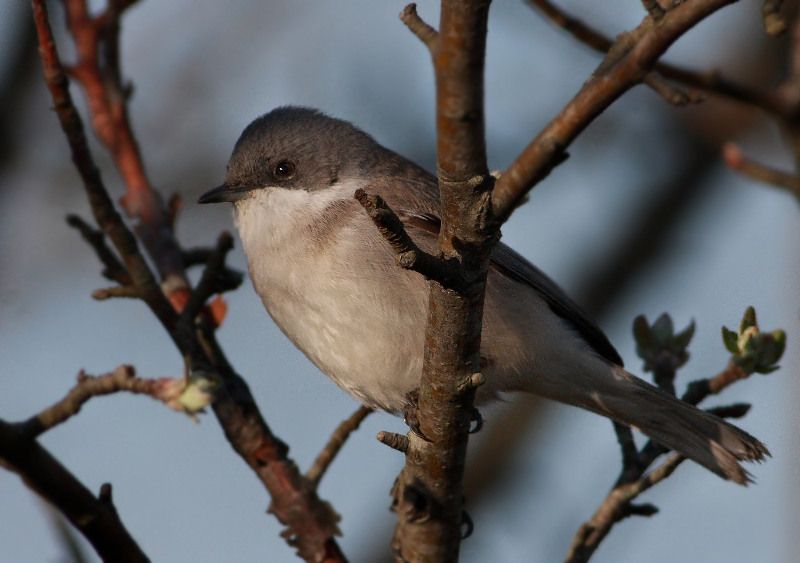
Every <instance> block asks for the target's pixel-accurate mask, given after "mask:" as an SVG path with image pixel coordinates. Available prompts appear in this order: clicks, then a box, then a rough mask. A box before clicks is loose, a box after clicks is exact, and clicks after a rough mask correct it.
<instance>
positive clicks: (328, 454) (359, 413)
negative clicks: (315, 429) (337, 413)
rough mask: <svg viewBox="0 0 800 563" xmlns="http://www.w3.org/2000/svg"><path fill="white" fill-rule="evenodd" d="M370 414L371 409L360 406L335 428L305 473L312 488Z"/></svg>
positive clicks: (317, 485) (317, 484)
mask: <svg viewBox="0 0 800 563" xmlns="http://www.w3.org/2000/svg"><path fill="white" fill-rule="evenodd" d="M371 412H372V409H371V408H369V407H365V406H364V405H361V406H360V407H358V409H356V411H355V412H354V413H353V414H351V415H350V416H349V417H347V418H346V419H344V420H343V421H342V422H341V423H340V424H339V426H337V427H336V430H334V431H333V433H332V434H331V437H330V439H329V440H328V443H327V444H325V447H324V448H322V451H321V452H319V455H317V458H316V459H315V460H314V463H312V464H311V467H310V468H309V469H308V471H306V479H308V481H309V483H311V484H312V485H313V486H314V488H317V487H319V482H320V481H321V480H322V477H323V476H324V475H325V472H326V471H327V470H328V467H330V465H331V463H332V462H333V460H334V458H336V455H337V454H338V453H339V450H341V449H342V446H344V443H345V442H346V441H347V439H348V438H349V437H350V435H351V434H352V433H353V432H355V431H356V430H358V427H359V426H361V423H362V422H364V419H365V418H367V416H369V414H370V413H371Z"/></svg>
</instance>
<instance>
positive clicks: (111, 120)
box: [64, 0, 189, 304]
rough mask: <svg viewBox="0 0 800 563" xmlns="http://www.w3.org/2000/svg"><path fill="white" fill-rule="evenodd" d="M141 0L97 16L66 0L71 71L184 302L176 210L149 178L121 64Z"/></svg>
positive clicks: (142, 228) (172, 290)
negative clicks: (125, 23) (127, 24)
mask: <svg viewBox="0 0 800 563" xmlns="http://www.w3.org/2000/svg"><path fill="white" fill-rule="evenodd" d="M134 3H135V0H109V3H108V6H107V7H106V9H105V10H104V11H103V12H102V13H100V15H98V16H97V17H93V16H92V15H91V14H90V12H89V7H88V4H87V2H86V0H66V1H65V2H64V5H65V7H66V15H67V26H68V27H69V30H70V33H71V35H72V38H73V39H74V41H75V49H76V53H77V61H76V62H75V64H73V65H72V66H71V67H70V68H69V73H70V74H71V75H72V77H73V78H74V79H75V80H76V82H77V83H78V84H79V85H80V86H81V87H82V88H83V90H84V92H85V93H86V99H87V102H88V104H89V112H90V114H91V117H92V118H91V122H92V126H93V128H94V131H95V133H96V134H97V137H98V138H99V139H100V141H101V142H102V143H103V144H104V145H105V146H106V148H107V149H108V150H109V152H110V153H111V156H112V158H113V159H114V163H115V164H116V167H117V170H119V173H120V175H121V176H122V179H123V181H124V182H125V196H124V197H123V198H122V203H123V207H124V208H125V210H126V211H127V213H128V214H129V215H130V216H132V217H136V218H137V219H139V224H138V226H137V228H136V231H137V234H138V235H139V237H140V238H141V241H142V242H143V243H144V246H145V248H147V250H148V252H149V254H150V256H151V257H152V258H153V261H154V263H155V264H156V266H157V268H158V271H159V274H160V275H161V278H162V280H163V281H164V284H165V286H166V287H168V290H169V291H168V295H169V297H170V299H171V300H172V301H173V302H174V303H176V304H180V303H181V300H182V298H183V296H184V295H185V293H186V292H187V291H188V286H189V284H188V281H187V280H186V276H185V274H184V270H183V261H182V259H181V253H180V248H179V246H178V242H177V241H176V240H175V236H174V234H173V232H172V228H171V225H170V215H169V213H168V210H167V209H166V207H165V206H164V204H163V202H162V200H161V198H160V196H159V194H158V192H156V191H155V190H154V189H153V188H152V184H151V183H150V181H149V179H148V178H147V173H146V171H145V167H144V162H143V160H142V155H141V151H140V150H139V145H138V143H137V142H136V138H135V136H134V133H133V128H132V127H131V124H130V120H129V119H128V104H127V100H128V97H129V95H130V92H131V88H130V86H129V85H126V84H123V82H122V72H121V68H120V48H119V31H120V18H121V16H122V14H123V13H124V11H125V9H127V8H128V7H129V6H131V5H132V4H134Z"/></svg>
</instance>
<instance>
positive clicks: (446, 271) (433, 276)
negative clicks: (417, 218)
mask: <svg viewBox="0 0 800 563" xmlns="http://www.w3.org/2000/svg"><path fill="white" fill-rule="evenodd" d="M354 197H355V198H356V199H357V200H358V202H359V203H360V204H361V206H362V207H363V208H364V210H365V211H366V212H367V214H368V215H369V217H370V219H372V222H373V223H374V224H375V226H376V227H377V228H378V232H379V233H380V234H381V236H383V238H384V239H386V242H388V243H389V244H390V245H391V247H392V250H393V251H394V252H395V255H396V258H397V263H398V264H399V265H400V267H402V268H404V269H406V270H411V271H414V272H417V273H419V274H422V275H423V276H425V277H426V278H428V279H429V280H434V281H437V282H439V283H440V284H442V285H444V286H446V287H452V288H456V287H462V286H463V284H464V283H465V282H464V280H463V276H462V275H461V268H460V265H459V263H458V260H455V259H449V260H448V259H440V258H437V257H436V256H433V255H431V254H428V253H427V252H425V251H424V250H422V249H421V248H420V247H418V246H417V245H416V243H414V241H413V240H412V239H411V237H410V236H408V233H407V232H406V229H405V227H404V226H403V223H402V222H401V221H400V218H399V217H398V216H397V215H396V214H395V212H394V211H392V208H391V207H389V205H388V204H387V203H386V202H385V201H384V200H383V198H382V197H381V196H379V195H370V194H367V192H365V191H364V190H362V189H360V188H359V189H358V190H356V192H355V195H354Z"/></svg>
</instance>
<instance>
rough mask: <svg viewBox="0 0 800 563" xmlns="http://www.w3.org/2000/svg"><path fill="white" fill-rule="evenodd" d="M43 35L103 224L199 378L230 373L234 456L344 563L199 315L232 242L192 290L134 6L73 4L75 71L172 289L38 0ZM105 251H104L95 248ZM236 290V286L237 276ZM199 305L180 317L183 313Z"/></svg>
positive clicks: (311, 550)
mask: <svg viewBox="0 0 800 563" xmlns="http://www.w3.org/2000/svg"><path fill="white" fill-rule="evenodd" d="M32 2H33V11H34V20H35V23H36V29H37V34H38V37H39V45H40V55H41V60H42V65H43V69H44V76H45V81H46V83H47V86H48V88H49V89H50V93H51V96H52V98H53V101H54V105H55V109H56V114H57V116H58V118H59V121H60V122H61V126H62V128H63V129H64V132H65V134H66V136H67V140H68V141H69V145H70V149H71V151H72V156H73V161H74V163H75V165H76V168H77V169H78V171H79V172H80V174H81V178H82V180H83V183H84V187H85V189H86V193H87V196H88V198H89V202H90V204H91V208H92V212H93V214H94V216H95V220H96V221H97V224H98V225H99V226H100V228H101V229H102V231H103V232H104V233H105V235H106V236H108V238H109V240H110V241H111V242H112V243H113V245H114V247H115V249H116V251H117V253H118V254H119V256H120V258H121V261H122V264H123V265H124V267H125V270H126V271H127V273H128V274H129V276H130V280H131V282H132V284H133V286H135V287H136V289H137V291H139V292H141V294H142V298H143V299H144V301H145V302H146V303H147V304H148V306H149V307H150V309H151V310H152V311H153V312H154V313H155V314H156V317H157V318H158V319H159V320H160V321H161V323H162V325H163V326H164V328H165V329H166V330H167V332H168V334H169V335H170V337H171V338H172V340H173V342H174V343H175V345H176V346H177V348H178V349H179V350H180V351H181V353H182V355H183V356H184V358H185V359H186V361H187V364H188V368H189V374H188V375H189V381H190V382H191V381H192V378H193V377H194V376H195V374H201V375H202V374H208V375H209V377H210V378H211V379H212V380H214V379H216V376H217V374H218V375H219V376H221V378H222V380H223V383H224V384H223V385H222V386H220V387H219V388H217V389H216V390H215V391H214V394H215V401H214V403H213V408H214V412H215V414H216V416H217V419H218V420H219V422H220V425H221V426H222V428H223V430H224V432H225V435H226V437H227V439H228V441H229V442H230V444H231V446H232V447H233V448H234V450H235V451H236V452H237V453H238V454H239V455H240V456H241V457H242V459H243V460H244V461H245V462H246V463H247V464H248V466H249V467H250V468H251V469H252V470H253V471H254V472H255V473H256V475H257V476H258V478H259V479H260V480H261V482H262V484H263V485H264V487H265V488H266V489H267V490H268V491H269V493H270V495H271V497H272V503H271V505H270V511H271V512H272V513H273V514H275V516H276V517H277V518H278V520H279V521H280V522H281V523H283V524H284V525H285V526H286V530H285V531H284V532H283V536H284V538H285V539H286V540H287V541H288V543H289V544H290V545H292V546H294V547H296V548H297V549H298V552H299V553H300V555H301V556H302V557H304V558H305V559H307V560H309V561H311V560H313V561H317V560H325V561H330V562H335V561H344V560H345V558H344V555H343V554H342V553H341V551H340V549H339V547H338V545H337V543H336V541H335V540H334V535H336V534H338V533H339V530H338V526H337V522H338V515H337V514H336V513H335V511H334V510H333V509H332V507H331V506H330V505H329V504H328V503H327V502H324V501H322V500H321V499H320V498H319V497H318V496H317V494H316V492H315V490H314V488H313V486H311V484H310V483H309V482H308V481H307V480H306V479H305V478H304V477H303V476H302V474H301V473H300V471H299V469H298V468H297V465H296V464H295V463H294V461H292V460H291V459H290V458H289V457H288V447H287V446H286V445H285V444H284V443H283V442H282V441H281V440H280V439H279V438H277V437H276V436H275V435H274V434H272V432H271V431H270V429H269V427H268V426H267V424H266V422H265V421H264V419H263V417H262V416H261V413H260V412H259V410H258V407H257V406H256V404H255V400H254V399H253V397H252V394H251V393H250V390H249V388H248V386H247V384H246V383H245V382H244V380H243V379H242V378H241V376H239V375H238V374H237V373H236V372H235V371H234V370H233V368H232V367H231V366H230V364H229V362H228V361H227V359H226V358H225V355H224V353H223V352H222V350H221V348H220V347H219V345H218V343H217V341H216V337H215V335H214V328H215V325H214V323H213V322H212V320H213V319H212V318H211V317H212V316H213V315H202V314H201V315H199V316H197V318H196V319H195V318H193V317H192V314H194V313H195V312H198V311H199V310H200V309H201V305H202V303H203V302H204V301H205V298H207V297H208V296H209V294H210V292H211V290H212V287H213V289H215V290H219V289H220V287H218V285H219V278H218V276H217V275H216V274H218V273H220V272H222V271H224V270H223V266H222V265H221V263H222V260H223V258H224V255H225V254H226V253H227V250H228V248H229V238H228V239H227V240H228V242H226V239H225V236H224V235H223V237H222V238H221V239H220V243H219V244H218V246H217V249H216V250H214V251H211V253H210V254H209V256H210V259H209V263H208V264H207V267H206V271H205V272H204V274H203V277H202V279H201V282H200V284H199V286H198V288H196V289H195V290H194V291H193V292H190V291H189V289H188V284H187V283H185V280H186V275H185V271H184V266H183V264H184V256H183V253H182V252H181V250H180V248H179V247H178V246H177V242H176V241H175V239H174V235H173V233H172V230H171V224H170V221H171V219H170V214H169V213H168V212H167V211H166V210H165V208H164V206H163V204H162V202H161V199H160V197H159V196H158V194H157V193H156V192H155V191H154V190H152V188H151V186H150V184H149V182H148V181H147V179H146V177H145V176H144V167H143V165H142V163H141V157H140V154H139V150H138V146H137V144H136V142H135V139H134V137H133V133H132V130H131V128H130V125H129V123H128V118H127V109H126V106H125V98H126V97H127V94H128V93H129V91H130V88H129V87H127V86H123V85H122V82H121V78H120V71H119V45H118V32H119V17H120V15H121V13H122V11H123V10H124V9H125V8H126V7H127V6H128V5H130V3H131V2H124V1H119V2H115V1H112V2H111V3H110V4H109V6H108V8H107V9H106V10H105V11H103V12H101V13H100V15H98V16H97V17H92V16H91V15H90V14H89V12H88V8H87V6H86V4H85V2H84V1H83V0H68V1H67V20H68V23H69V26H70V31H71V33H72V35H73V37H74V38H75V40H76V49H77V51H78V59H79V60H78V63H77V64H76V65H75V66H74V67H73V68H72V69H71V72H72V74H73V75H74V76H76V77H77V78H78V81H79V82H80V83H81V84H82V85H83V87H84V90H85V91H86V94H87V102H88V105H89V109H90V113H91V115H92V121H93V123H94V124H95V130H96V132H97V134H98V136H99V137H100V138H101V140H102V141H103V142H104V143H105V144H106V145H107V146H108V147H109V150H110V151H111V152H112V155H113V156H114V159H115V162H116V164H117V167H118V169H119V170H120V172H121V174H122V176H123V178H124V179H125V181H126V185H127V194H126V196H125V207H126V209H127V210H128V212H129V213H132V214H133V215H135V216H137V217H139V218H140V225H139V227H138V228H137V232H138V234H139V236H140V237H141V240H143V242H144V244H145V247H146V248H147V249H148V252H149V253H150V255H151V256H152V258H153V261H154V262H155V263H156V264H157V265H158V268H159V271H160V273H161V277H162V281H163V285H164V291H165V292H166V293H167V294H168V295H169V298H170V300H169V301H168V300H167V297H166V296H165V293H164V291H162V287H161V285H160V284H159V282H157V281H156V278H155V275H154V274H153V272H152V271H151V270H150V268H149V266H148V263H147V261H146V260H145V259H144V257H143V256H142V254H141V253H140V251H139V247H138V242H137V239H136V237H134V235H133V233H131V231H130V230H129V229H128V228H127V226H126V225H125V223H124V222H123V220H122V218H121V217H120V215H119V214H118V213H117V212H116V209H115V208H114V205H113V203H112V202H111V199H110V198H109V196H108V192H107V190H106V189H105V186H104V185H103V183H102V180H101V178H100V174H99V172H98V170H97V168H96V166H95V164H94V161H93V159H92V156H91V154H90V152H89V148H88V144H87V140H86V136H85V134H84V130H83V124H82V122H81V119H80V116H79V115H78V112H77V110H76V109H75V106H74V104H73V102H72V99H71V97H70V94H69V90H68V81H67V77H66V75H65V72H64V69H63V67H62V65H61V61H60V59H59V56H58V53H57V51H56V47H55V43H54V41H53V36H52V31H51V29H50V26H49V22H48V17H47V10H46V6H45V3H44V1H43V0H32ZM93 247H94V248H95V250H96V251H97V252H98V254H101V260H102V261H103V262H104V264H106V267H108V260H106V259H103V257H102V252H101V248H102V247H101V246H100V245H97V244H93ZM226 283H227V284H229V285H230V283H231V280H230V279H228V280H227V282H226ZM187 305H188V308H189V313H186V314H184V315H181V316H179V315H178V312H177V311H176V309H178V310H182V309H184V307H187Z"/></svg>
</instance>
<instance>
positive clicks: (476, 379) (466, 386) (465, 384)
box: [458, 372, 486, 393]
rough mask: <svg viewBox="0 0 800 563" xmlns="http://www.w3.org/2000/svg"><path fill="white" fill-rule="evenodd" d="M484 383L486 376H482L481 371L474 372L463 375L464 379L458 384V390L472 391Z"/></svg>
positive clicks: (462, 391) (460, 391)
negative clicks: (466, 375)
mask: <svg viewBox="0 0 800 563" xmlns="http://www.w3.org/2000/svg"><path fill="white" fill-rule="evenodd" d="M484 383H486V378H485V377H484V376H483V374H482V373H481V372H475V373H473V374H472V375H470V376H468V377H465V378H464V380H463V381H462V382H461V383H459V384H458V392H459V393H466V392H467V391H472V390H474V389H477V388H478V387H480V386H481V385H483V384H484Z"/></svg>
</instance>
